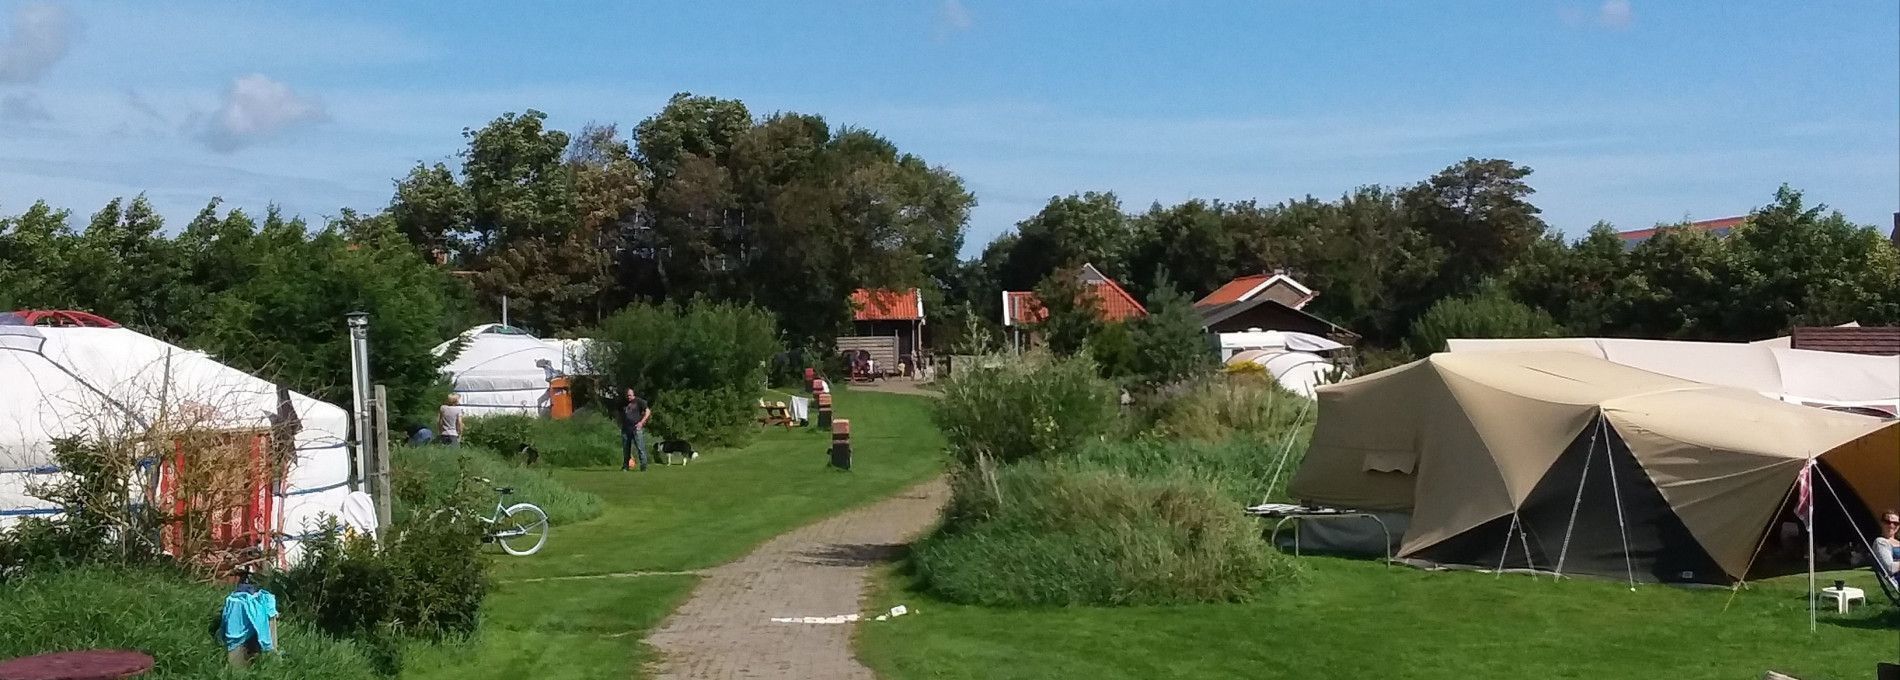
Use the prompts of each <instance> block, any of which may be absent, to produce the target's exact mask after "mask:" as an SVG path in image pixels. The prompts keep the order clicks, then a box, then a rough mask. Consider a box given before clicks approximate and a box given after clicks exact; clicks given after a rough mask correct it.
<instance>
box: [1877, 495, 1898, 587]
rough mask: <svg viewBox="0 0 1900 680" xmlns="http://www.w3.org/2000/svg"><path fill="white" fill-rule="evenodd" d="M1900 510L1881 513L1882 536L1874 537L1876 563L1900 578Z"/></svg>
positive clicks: (1896, 577)
mask: <svg viewBox="0 0 1900 680" xmlns="http://www.w3.org/2000/svg"><path fill="white" fill-rule="evenodd" d="M1896 534H1900V511H1894V510H1888V511H1886V512H1883V513H1880V538H1876V539H1874V563H1875V564H1878V565H1880V569H1881V571H1884V572H1886V573H1888V574H1892V575H1893V576H1894V577H1895V579H1896V580H1900V538H1896V536H1895V535H1896Z"/></svg>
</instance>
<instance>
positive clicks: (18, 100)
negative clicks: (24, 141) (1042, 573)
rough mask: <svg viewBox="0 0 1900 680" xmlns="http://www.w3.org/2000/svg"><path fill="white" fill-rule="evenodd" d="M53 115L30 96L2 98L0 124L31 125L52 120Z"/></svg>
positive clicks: (20, 95) (18, 95)
mask: <svg viewBox="0 0 1900 680" xmlns="http://www.w3.org/2000/svg"><path fill="white" fill-rule="evenodd" d="M52 119H53V114H50V113H47V112H46V107H45V106H43V105H41V104H40V101H39V100H38V99H36V98H34V97H33V95H30V94H10V95H7V96H6V97H4V98H0V123H21V124H26V125H31V124H33V123H44V122H46V121H49V120H52Z"/></svg>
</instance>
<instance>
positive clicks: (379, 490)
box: [371, 385, 395, 540]
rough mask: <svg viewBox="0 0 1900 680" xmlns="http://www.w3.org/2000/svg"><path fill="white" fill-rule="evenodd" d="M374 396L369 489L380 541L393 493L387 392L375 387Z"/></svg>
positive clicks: (387, 524)
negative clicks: (373, 456)
mask: <svg viewBox="0 0 1900 680" xmlns="http://www.w3.org/2000/svg"><path fill="white" fill-rule="evenodd" d="M375 394H376V434H375V437H376V439H375V446H374V447H373V448H374V449H375V451H376V467H375V476H374V477H372V478H371V479H373V480H374V481H375V484H372V485H371V488H372V489H375V491H374V494H375V498H376V538H377V539H378V540H381V539H382V536H383V531H384V529H385V528H386V527H388V526H389V522H390V509H389V505H390V496H391V495H393V494H394V492H395V491H394V489H393V488H392V487H391V484H390V480H389V391H388V390H385V389H383V386H382V385H377V386H376V392H375Z"/></svg>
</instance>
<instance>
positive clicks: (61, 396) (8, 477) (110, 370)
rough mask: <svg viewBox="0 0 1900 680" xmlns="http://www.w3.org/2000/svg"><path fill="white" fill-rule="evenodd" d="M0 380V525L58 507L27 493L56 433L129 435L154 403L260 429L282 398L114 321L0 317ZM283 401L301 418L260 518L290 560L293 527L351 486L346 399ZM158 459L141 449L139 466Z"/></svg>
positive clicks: (299, 529) (43, 470)
mask: <svg viewBox="0 0 1900 680" xmlns="http://www.w3.org/2000/svg"><path fill="white" fill-rule="evenodd" d="M0 384H3V385H6V386H7V387H6V390H4V392H3V393H0V527H4V526H8V525H10V524H12V523H13V522H16V521H18V519H19V518H21V517H31V516H51V515H57V514H58V513H59V512H60V508H57V507H51V506H49V505H48V504H47V502H46V501H43V500H41V499H38V498H35V497H33V495H32V494H31V493H29V487H30V486H32V485H34V484H35V483H44V482H47V481H51V480H54V479H57V477H58V475H60V474H62V473H61V472H60V470H59V468H58V466H57V464H56V461H55V459H54V457H53V440H55V439H59V438H68V437H85V438H93V439H94V440H95V441H96V440H97V439H98V438H101V437H105V438H121V437H130V436H136V435H139V434H142V433H144V432H145V431H147V430H148V429H149V428H151V427H152V426H153V423H154V422H156V421H157V420H158V419H159V418H160V414H161V413H169V414H180V413H192V414H196V415H195V416H194V417H195V418H198V420H197V421H196V425H195V426H196V427H201V428H205V429H212V430H217V431H231V432H238V431H246V432H256V431H268V430H269V428H270V427H271V424H272V420H273V416H274V415H276V413H277V411H278V406H279V402H278V394H277V388H276V386H275V385H272V384H271V383H269V382H267V381H264V380H261V379H259V378H256V377H254V376H251V375H249V374H247V373H244V372H243V371H239V370H237V369H234V368H231V367H229V366H225V365H223V364H220V363H218V362H217V361H215V360H213V359H211V358H210V357H207V356H206V355H204V354H203V353H200V352H193V351H189V350H185V349H181V348H178V347H175V346H172V345H170V344H167V343H164V342H162V341H159V340H156V339H154V338H151V337H147V336H145V335H141V334H139V333H137V332H134V331H131V330H128V329H125V328H116V327H114V328H39V327H31V326H0ZM290 404H291V407H292V409H293V410H294V411H295V413H296V416H297V418H298V420H299V421H300V423H301V429H300V430H299V431H298V433H297V434H296V436H295V458H294V461H293V462H292V463H291V464H290V465H289V468H288V470H287V471H285V473H284V478H283V479H282V480H281V484H277V485H275V486H276V488H275V489H274V491H273V493H272V494H271V497H272V503H271V505H272V506H273V507H272V508H271V510H272V512H271V516H270V517H268V518H266V519H267V520H268V521H269V522H270V524H271V526H270V527H269V531H270V532H272V533H273V534H279V535H285V536H288V537H289V538H288V539H287V540H285V541H282V542H281V547H282V548H284V553H283V554H284V556H285V557H286V559H290V560H294V559H295V558H296V556H297V555H298V554H299V552H300V545H301V541H300V540H299V537H301V536H303V535H305V534H306V533H307V532H309V531H311V530H313V529H314V528H315V527H316V526H317V524H318V523H319V522H320V521H321V519H322V517H323V516H325V515H336V514H338V512H339V510H340V508H341V507H342V506H343V504H344V501H345V499H346V498H348V497H349V494H350V492H351V490H350V488H349V486H348V483H349V479H350V473H351V464H350V455H349V452H348V450H347V448H346V446H345V441H346V436H347V433H348V421H349V417H348V412H347V411H345V410H344V409H342V408H338V407H336V406H332V405H330V404H326V403H323V402H319V401H316V400H314V399H311V398H309V397H305V396H303V395H300V394H294V393H293V394H291V395H290ZM155 460H156V457H154V458H152V459H148V460H147V461H146V465H145V466H144V468H145V469H146V471H147V472H148V473H149V472H150V471H151V470H152V469H153V468H154V467H155V462H154V461H155ZM150 476H151V475H149V474H148V475H147V477H148V479H147V482H148V483H149V481H150V480H149V477H150ZM147 491H149V489H147Z"/></svg>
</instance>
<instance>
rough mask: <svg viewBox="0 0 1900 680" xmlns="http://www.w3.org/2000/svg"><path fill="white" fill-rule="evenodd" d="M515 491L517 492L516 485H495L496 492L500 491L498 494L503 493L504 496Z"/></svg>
mask: <svg viewBox="0 0 1900 680" xmlns="http://www.w3.org/2000/svg"><path fill="white" fill-rule="evenodd" d="M514 492H515V488H514V487H512V486H498V487H495V493H498V494H501V495H503V496H506V495H508V494H511V493H514Z"/></svg>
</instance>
